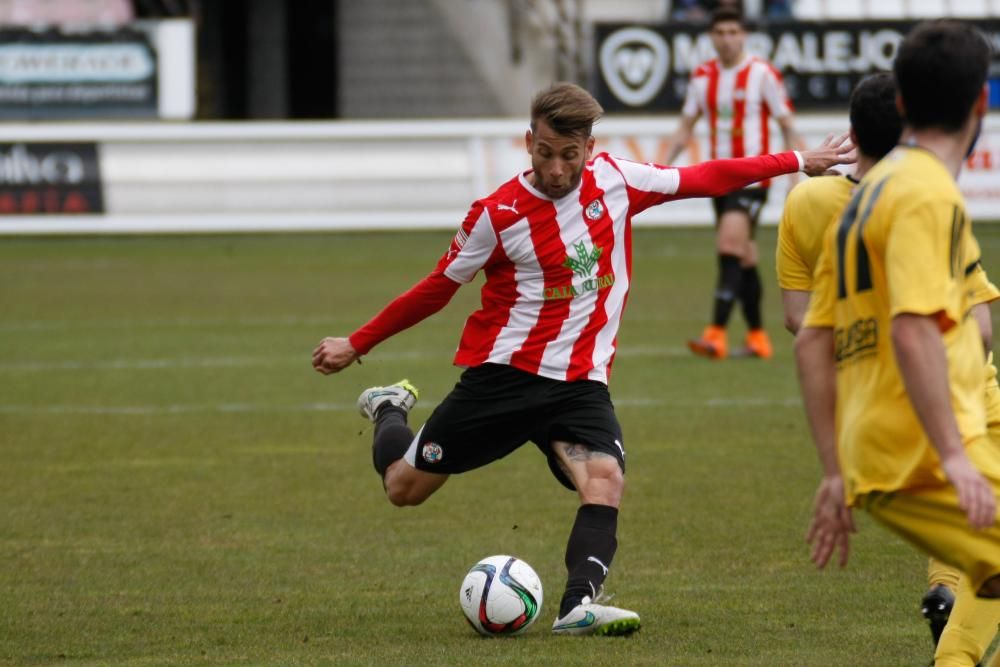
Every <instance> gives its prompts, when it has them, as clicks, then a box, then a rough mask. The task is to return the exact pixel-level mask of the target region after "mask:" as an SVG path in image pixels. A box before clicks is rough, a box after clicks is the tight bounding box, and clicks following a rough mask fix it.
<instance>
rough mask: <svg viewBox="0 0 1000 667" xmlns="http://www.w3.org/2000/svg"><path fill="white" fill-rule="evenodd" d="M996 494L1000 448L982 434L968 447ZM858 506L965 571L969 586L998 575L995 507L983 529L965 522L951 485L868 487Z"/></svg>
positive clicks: (999, 536) (999, 528) (999, 534)
mask: <svg viewBox="0 0 1000 667" xmlns="http://www.w3.org/2000/svg"><path fill="white" fill-rule="evenodd" d="M967 451H968V454H969V458H970V459H971V460H972V463H973V464H974V465H975V466H976V467H977V468H979V470H981V471H983V473H984V474H985V475H986V477H987V479H988V480H989V481H990V483H991V484H992V485H993V492H994V495H996V496H998V498H1000V474H998V471H1000V447H997V446H996V445H995V444H994V443H992V442H990V441H989V440H988V439H986V438H983V439H981V440H980V441H979V442H977V443H974V444H972V445H970V446H969V448H968V449H967ZM857 505H858V507H861V508H863V509H865V510H866V511H867V512H868V513H869V514H871V515H872V516H873V517H874V518H875V519H876V520H878V521H879V522H880V523H882V524H883V525H885V526H886V527H887V528H889V529H890V530H892V531H893V532H895V533H898V534H899V535H901V536H902V537H903V538H904V539H905V540H907V541H908V542H910V543H911V544H913V545H914V546H916V547H917V548H919V549H921V550H923V551H925V552H926V553H928V554H930V555H931V556H933V557H935V558H937V559H938V560H941V561H944V562H945V563H948V564H950V565H952V566H953V567H956V568H958V569H959V570H961V571H962V572H965V573H966V574H967V575H968V577H969V579H970V581H971V582H972V588H973V590H979V589H980V588H981V587H982V585H983V584H984V583H986V581H987V580H989V579H991V578H993V577H996V576H1000V510H998V512H997V520H996V521H994V523H993V526H992V527H990V528H988V529H987V530H977V531H974V530H972V528H970V527H969V521H968V519H967V518H966V516H965V512H964V511H963V510H961V509H960V508H959V506H958V494H957V493H956V492H955V488H954V487H953V486H951V485H950V484H948V485H945V486H939V487H934V488H927V489H906V490H901V491H895V492H884V491H873V492H871V493H866V494H864V495H863V496H860V497H859V498H858V501H857Z"/></svg>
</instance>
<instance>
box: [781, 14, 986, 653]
mask: <svg viewBox="0 0 1000 667" xmlns="http://www.w3.org/2000/svg"><path fill="white" fill-rule="evenodd" d="M988 64H989V47H988V46H987V44H986V42H985V40H984V39H983V38H982V37H981V35H979V33H978V32H976V31H975V29H973V28H972V27H970V26H966V25H962V24H959V23H954V22H933V23H928V24H923V25H921V26H920V27H918V28H917V29H916V30H914V31H913V32H912V33H911V34H910V35H909V36H908V37H907V38H906V40H904V42H903V44H902V45H901V46H900V49H899V52H898V56H897V61H896V64H895V67H894V70H895V75H896V81H897V85H898V87H899V99H900V102H899V106H900V110H901V112H902V113H903V116H904V119H905V122H906V126H907V131H906V133H905V134H904V139H905V140H906V141H907V143H909V144H910V147H901V148H898V149H896V150H895V151H894V152H893V153H892V154H890V155H889V156H888V157H887V158H886V159H885V160H883V161H882V162H881V163H879V164H878V165H876V166H875V167H874V168H873V169H872V170H871V171H869V173H868V174H867V175H866V176H865V178H864V179H863V180H862V182H861V184H860V186H859V188H858V190H857V192H856V193H855V194H854V195H853V197H852V199H851V202H850V204H849V205H848V207H847V209H846V211H845V212H844V214H843V216H842V217H841V218H840V220H839V221H838V222H837V223H836V226H835V227H834V228H832V229H831V233H830V234H828V236H827V238H826V242H825V244H824V251H823V256H822V257H821V260H820V263H819V267H818V270H817V273H816V276H815V278H816V283H815V291H814V295H813V298H812V300H811V302H810V306H809V311H808V313H807V315H806V320H805V326H804V328H803V329H802V331H801V332H800V334H799V336H798V338H797V341H796V356H797V359H798V363H799V376H800V382H801V384H802V390H803V397H804V401H805V405H806V411H807V414H808V416H809V421H810V425H811V427H812V431H813V436H814V439H815V441H816V445H817V448H818V452H819V455H820V459H821V462H822V465H823V470H824V477H823V480H822V481H821V483H820V487H819V489H818V490H817V494H816V499H815V502H816V507H815V513H814V518H813V522H812V525H811V526H810V531H809V535H808V539H809V541H810V543H811V544H812V545H813V550H812V558H813V560H814V561H815V562H816V564H817V565H818V566H820V567H823V566H825V565H826V563H827V562H828V560H829V559H830V558H831V556H832V555H833V554H834V553H836V552H838V551H839V552H840V562H841V564H846V562H847V556H848V543H849V535H850V533H851V532H853V531H854V524H853V520H852V517H851V513H850V507H861V508H863V509H865V510H867V511H868V512H869V513H870V514H871V515H872V516H874V517H875V518H876V519H877V520H878V521H880V522H881V523H883V524H884V525H886V526H887V527H889V528H890V529H892V530H894V531H895V532H897V533H899V534H900V535H902V536H903V537H904V538H906V539H908V540H909V541H910V542H912V543H913V544H915V545H916V546H918V547H919V548H921V549H923V550H924V551H926V552H928V553H930V554H931V555H933V556H936V557H938V558H940V559H941V560H943V561H945V562H948V563H950V564H951V565H954V566H956V567H958V568H959V569H960V570H962V571H963V572H964V573H965V574H966V575H967V576H968V578H969V582H970V584H971V589H970V590H971V591H974V592H975V594H976V595H977V596H979V597H980V598H984V599H995V598H1000V523H998V516H997V504H996V496H997V494H998V492H1000V451H998V448H996V447H993V446H990V445H989V444H988V443H987V442H986V437H985V424H986V415H985V408H984V401H983V396H984V393H985V391H986V387H985V384H984V376H983V373H982V356H981V354H982V347H981V343H980V336H979V332H978V326H977V323H976V321H975V318H974V317H969V312H970V310H971V307H972V303H973V301H972V298H971V296H970V293H969V292H970V287H971V284H970V283H969V274H970V273H973V272H974V271H975V268H976V262H977V260H978V245H977V244H976V242H975V239H974V238H973V237H972V234H971V229H970V224H969V223H968V218H967V215H966V212H965V205H964V201H963V200H962V197H961V193H960V192H959V191H958V188H957V185H956V184H955V178H956V177H957V174H958V171H959V169H960V167H961V164H962V162H963V159H964V156H965V153H966V151H967V149H968V148H969V146H970V145H971V144H972V143H973V142H974V140H975V136H976V134H977V131H978V127H979V125H980V123H981V119H982V116H983V115H984V114H985V110H986V95H985V88H984V83H985V80H986V72H987V69H988ZM996 604H1000V601H998V602H996ZM938 664H939V665H942V664H946V663H944V662H941V661H939V662H938ZM954 664H963V663H954Z"/></svg>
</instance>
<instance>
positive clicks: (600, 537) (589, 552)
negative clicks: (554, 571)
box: [559, 505, 618, 618]
mask: <svg viewBox="0 0 1000 667" xmlns="http://www.w3.org/2000/svg"><path fill="white" fill-rule="evenodd" d="M617 530H618V509H617V508H615V507H610V506H608V505H581V506H580V509H579V510H577V513H576V522H575V523H574V524H573V530H572V531H571V532H570V534H569V543H568V544H567V545H566V570H567V571H568V577H567V579H566V592H565V593H563V597H562V603H561V604H560V605H559V618H562V617H563V616H565V615H566V614H568V613H569V611H570V610H571V609H573V607H575V606H576V605H578V604H580V600H582V599H583V598H584V597H585V596H589V597H593V596H594V594H595V593H597V591H599V590H600V589H601V584H603V583H604V578H605V577H607V576H608V568H609V567H611V561H612V560H613V559H614V557H615V550H616V549H617V548H618V540H617V538H616V537H615V533H616V532H617Z"/></svg>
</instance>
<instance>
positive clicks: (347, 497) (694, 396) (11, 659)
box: [0, 226, 1000, 667]
mask: <svg viewBox="0 0 1000 667" xmlns="http://www.w3.org/2000/svg"><path fill="white" fill-rule="evenodd" d="M978 234H979V236H980V239H981V242H982V245H983V249H984V259H985V263H986V266H987V268H988V269H989V268H990V267H991V266H997V267H1000V228H998V227H993V226H982V227H980V228H979V230H978ZM449 238H450V234H448V233H440V232H436V233H412V234H402V233H400V234H370V235H364V234H343V235H333V234H331V235H315V236H245V237H243V236H220V237H166V238H107V239H105V238H88V239H4V240H3V241H0V453H2V464H0V663H4V664H12V665H34V664H79V665H83V664H88V665H168V664H170V665H175V664H176V665H206V664H247V665H322V664H330V665H532V666H534V665H552V666H556V665H559V666H562V665H587V666H589V665H599V664H601V665H684V666H686V665H755V666H761V667H763V666H768V667H775V666H786V665H787V666H805V665H814V666H822V667H833V666H838V667H839V666H852V667H856V666H882V665H885V666H896V665H924V664H926V663H927V662H928V661H929V660H930V656H931V643H930V635H929V632H928V631H927V628H926V626H925V624H924V621H923V619H922V618H921V617H920V613H919V610H918V603H919V599H920V596H921V595H922V593H923V591H924V586H925V582H924V571H925V560H924V558H923V557H921V556H920V555H918V554H917V553H916V552H915V551H913V550H912V549H911V548H910V547H908V546H907V545H905V544H903V543H901V542H900V541H899V540H897V539H896V538H894V537H892V536H890V535H888V534H887V533H885V532H884V531H883V530H882V529H881V528H879V527H877V526H875V525H873V524H872V523H871V522H870V521H868V520H867V518H866V517H860V520H859V523H860V530H861V533H860V535H859V536H858V537H857V538H856V539H855V541H854V550H853V553H852V562H851V564H850V565H849V567H848V568H847V569H846V570H844V571H831V572H824V573H817V572H816V571H815V570H814V569H813V567H812V566H811V564H810V563H809V561H808V554H807V550H806V547H805V545H804V543H803V535H804V532H805V527H806V524H807V521H808V516H809V514H810V510H811V497H812V492H813V489H814V487H815V483H816V481H817V479H818V464H817V463H816V460H815V455H814V453H813V451H812V445H811V443H810V441H809V440H808V438H807V433H806V428H805V425H804V419H803V414H802V409H801V406H800V404H799V401H798V390H797V384H796V381H795V377H794V369H793V362H792V357H791V347H790V337H789V336H787V335H786V334H785V333H784V332H783V331H782V330H781V328H780V315H779V312H780V304H779V298H778V295H777V288H776V286H775V284H774V278H773V262H772V259H771V257H772V254H773V253H772V248H773V242H774V232H773V229H765V230H762V233H761V239H760V240H761V243H762V248H764V252H763V253H762V254H763V256H764V259H763V271H764V277H765V285H766V288H765V289H766V307H767V320H768V323H769V325H770V328H771V331H772V336H773V338H774V341H775V343H776V358H775V359H774V360H772V361H770V362H761V361H757V360H731V361H727V362H724V363H710V362H706V361H703V360H699V359H693V358H689V357H688V355H687V353H686V351H685V348H684V339H685V338H686V337H687V336H690V335H692V334H694V333H697V332H698V331H700V329H701V327H702V325H703V324H704V320H705V318H706V317H707V315H708V310H709V296H710V290H711V283H712V281H713V277H714V259H713V250H712V237H711V233H710V231H709V230H707V229H694V230H673V231H669V230H640V231H638V232H637V233H636V239H635V241H636V242H635V271H634V288H633V290H632V296H631V299H630V302H629V310H628V312H627V313H626V317H625V323H624V325H623V329H622V333H621V336H620V338H619V342H620V353H619V357H618V360H617V362H616V367H615V373H614V377H613V378H612V383H611V384H612V395H613V396H614V397H615V401H616V406H617V409H618V413H619V418H620V419H621V421H622V424H623V427H624V429H625V439H626V447H627V449H628V462H629V472H628V476H627V480H628V484H627V489H626V497H625V502H624V504H623V508H622V514H621V519H620V531H619V550H618V555H617V557H616V559H615V563H614V567H613V569H612V573H611V576H610V578H609V580H608V589H609V590H611V591H613V592H615V593H616V594H617V597H616V603H617V604H620V605H621V606H624V607H627V608H631V609H635V610H637V611H639V612H640V613H641V614H642V618H643V629H642V631H641V632H640V633H639V634H637V635H636V636H634V637H631V638H628V639H598V638H592V639H574V638H555V637H553V636H551V635H550V634H549V632H548V627H549V625H550V624H551V622H552V618H553V615H554V614H555V608H556V605H557V603H558V598H559V596H560V594H561V589H562V585H563V577H564V575H565V572H564V568H563V564H562V558H563V549H564V547H565V539H566V536H567V534H568V531H569V528H570V525H571V522H572V519H573V516H574V513H575V507H576V504H577V501H576V497H575V495H574V494H571V493H569V492H566V491H565V490H563V489H562V487H560V486H559V485H558V484H557V483H556V482H555V481H554V480H553V479H552V478H551V477H550V474H549V472H548V470H547V467H546V466H545V464H544V461H543V459H542V458H541V456H540V455H539V454H538V453H537V451H536V450H535V448H534V447H531V446H529V447H525V448H522V449H521V450H519V451H518V452H516V453H515V454H514V455H512V456H511V457H509V458H507V459H505V460H503V461H501V462H499V463H498V464H496V465H494V466H490V467H488V468H486V469H483V470H480V471H475V472H472V473H469V474H468V475H464V476H461V477H456V478H454V479H452V480H450V481H449V482H448V484H447V485H445V487H444V488H442V490H441V492H440V493H438V494H437V495H436V496H435V497H433V498H432V499H431V500H429V501H428V502H427V503H426V504H424V505H423V506H421V507H417V508H407V509H398V508H394V507H392V506H390V505H389V504H388V503H387V502H386V501H385V500H384V498H383V496H382V492H381V488H380V485H379V481H378V479H377V477H376V475H375V473H374V472H373V471H372V469H371V463H370V452H369V444H370V436H371V431H370V427H369V426H366V423H365V422H364V421H363V420H362V419H361V418H360V417H358V415H357V414H356V412H355V409H354V401H355V399H356V397H357V395H358V393H359V392H360V390H361V389H363V388H364V387H366V386H369V385H371V384H384V383H386V382H392V381H395V380H397V379H399V378H400V377H404V376H406V377H409V378H410V379H411V380H412V381H413V382H414V383H415V384H417V385H418V386H419V387H420V389H421V390H422V399H421V402H420V403H419V404H418V405H417V408H416V409H415V410H414V412H413V415H412V421H414V422H417V423H419V422H421V421H422V420H423V419H424V418H425V417H426V416H427V414H428V413H429V410H430V409H431V408H432V407H433V406H434V405H435V404H436V402H437V401H438V400H439V399H441V398H442V397H443V396H444V395H445V394H446V392H447V391H448V390H449V389H450V387H451V386H452V385H453V383H454V382H455V380H456V378H457V376H458V371H457V370H456V369H455V368H453V367H452V366H451V365H450V361H451V354H452V352H453V350H454V347H455V344H456V343H457V340H458V334H459V331H460V328H461V324H462V322H463V320H464V318H465V316H466V315H467V314H468V313H469V312H470V311H471V309H472V308H473V307H474V305H475V304H476V302H477V297H478V295H477V289H475V288H472V287H467V288H465V289H464V290H462V291H460V293H459V295H458V296H457V297H456V299H455V301H454V302H453V303H452V304H450V305H449V306H448V308H446V309H445V310H444V311H442V312H441V313H439V314H438V315H436V316H435V317H433V318H431V319H430V320H428V321H426V322H424V323H423V324H422V325H421V326H420V327H418V328H416V329H413V330H411V331H408V332H405V333H403V334H401V335H399V336H397V337H396V338H395V339H393V340H390V341H389V342H387V343H385V344H384V345H382V346H380V347H378V348H376V350H375V351H374V352H373V353H372V354H371V355H370V356H369V357H367V358H366V359H365V362H364V364H363V365H361V366H354V367H353V368H351V369H349V370H348V371H346V372H344V373H343V374H341V375H337V376H332V377H322V376H320V375H318V374H316V373H314V372H313V371H312V370H311V368H310V364H309V361H310V352H311V351H312V349H313V347H314V346H315V345H316V343H317V342H318V341H319V340H320V338H322V337H323V336H325V335H337V334H346V333H349V332H350V331H351V330H352V329H353V328H354V327H355V326H357V325H359V324H360V323H362V322H363V321H364V320H366V319H367V317H368V316H370V315H371V314H373V313H374V312H375V311H376V310H377V309H378V308H379V307H381V305H382V304H383V303H384V302H386V301H387V300H388V299H390V298H391V297H393V296H395V295H396V294H397V293H398V292H400V291H402V290H403V289H405V288H406V287H408V286H409V285H410V284H411V283H412V282H414V281H415V280H416V279H417V278H419V277H421V276H422V275H424V273H426V271H428V270H430V268H431V267H432V266H433V265H434V263H435V262H436V260H437V258H438V257H439V255H440V254H441V253H442V252H443V250H444V249H445V247H446V245H447V243H448V241H449ZM998 271H1000V269H998ZM736 322H737V326H736V330H737V331H738V332H739V335H742V330H743V329H742V323H741V322H740V321H739V318H738V317H736ZM495 553H512V554H515V555H518V556H520V557H521V558H524V559H525V560H527V561H528V562H529V563H531V564H532V565H533V566H534V568H535V569H536V570H537V571H538V573H539V575H540V576H541V578H542V581H543V583H544V584H545V587H546V588H545V592H546V596H547V599H546V603H545V605H544V607H543V610H542V616H541V618H540V620H539V622H538V623H537V624H536V626H534V627H533V628H531V629H530V630H529V632H528V634H527V635H526V636H524V637H521V638H518V639H515V640H483V639H479V638H478V637H477V636H475V635H474V634H473V633H472V632H471V630H470V629H469V628H468V627H467V626H466V625H465V622H464V620H463V619H462V616H461V612H460V610H459V606H458V599H457V598H458V587H459V584H460V583H461V580H462V577H463V576H464V573H465V571H466V569H467V568H468V567H470V566H471V565H472V564H473V563H475V562H476V561H477V560H478V559H480V558H482V557H484V556H487V555H490V554H495Z"/></svg>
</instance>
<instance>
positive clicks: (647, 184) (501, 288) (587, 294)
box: [349, 151, 802, 383]
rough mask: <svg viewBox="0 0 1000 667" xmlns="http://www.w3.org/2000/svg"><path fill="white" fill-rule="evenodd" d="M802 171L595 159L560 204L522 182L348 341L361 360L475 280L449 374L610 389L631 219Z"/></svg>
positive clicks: (476, 214) (522, 178) (778, 158)
mask: <svg viewBox="0 0 1000 667" xmlns="http://www.w3.org/2000/svg"><path fill="white" fill-rule="evenodd" d="M801 168H802V157H801V156H800V155H799V154H798V153H795V152H791V151H789V152H787V153H780V154H778V155H764V156H761V157H754V158H745V159H739V160H719V161H715V162H706V163H702V164H699V165H695V166H692V167H679V168H673V167H663V166H659V165H653V164H639V163H637V162H631V161H628V160H623V159H620V158H615V157H612V156H610V155H608V154H606V153H601V154H600V155H597V156H596V157H595V158H594V159H593V160H591V161H590V162H588V163H587V165H586V168H585V169H584V171H583V177H582V179H581V182H580V185H579V187H577V189H576V190H574V191H573V192H571V193H569V194H567V195H565V196H564V197H562V198H560V199H557V200H553V199H551V198H549V197H547V196H545V195H544V194H542V193H541V192H539V191H538V190H537V189H535V188H534V187H533V186H532V185H531V184H530V183H529V182H528V178H527V173H524V174H519V175H518V176H516V177H515V178H513V179H511V180H510V181H508V182H507V183H505V184H504V185H502V186H500V188H499V189H498V190H497V191H496V192H494V193H493V194H491V195H490V196H488V197H485V198H483V199H480V200H479V201H477V202H475V203H474V204H473V205H472V208H471V209H470V211H469V213H468V215H467V216H466V218H465V221H464V222H463V223H462V227H461V229H459V231H458V233H457V234H456V235H455V237H454V239H453V240H452V242H451V245H450V247H449V248H448V251H447V252H446V253H445V255H444V256H443V257H442V258H441V260H440V261H439V262H438V265H437V267H436V268H435V270H434V271H432V272H431V273H430V275H428V276H427V277H426V278H424V279H423V280H421V281H420V282H418V283H417V284H416V285H414V286H413V287H412V288H411V289H410V290H408V291H407V292H405V293H404V294H402V295H400V296H399V297H397V298H396V299H395V300H394V301H393V302H392V303H390V304H389V305H388V306H386V307H385V308H384V309H383V310H382V312H380V313H379V314H378V315H376V316H375V317H374V318H373V319H372V320H371V321H369V322H368V323H367V324H365V325H364V326H363V327H361V328H360V329H358V330H357V331H355V332H354V333H353V334H351V336H350V339H349V340H350V342H351V345H352V346H353V347H354V349H355V350H357V352H358V353H359V354H366V353H367V352H368V351H369V350H370V349H371V348H372V347H374V346H375V345H377V344H378V343H379V342H381V341H383V340H385V339H386V338H389V337H390V336H392V335H393V334H395V333H398V332H400V331H402V330H403V329H406V328H408V327H410V326H413V325H414V324H416V323H417V322H419V321H421V320H423V319H424V318H426V317H428V316H429V315H431V314H433V313H435V312H437V311H438V310H440V309H441V308H443V307H444V305H445V304H447V303H448V301H449V300H450V299H451V297H452V296H453V295H454V294H455V292H456V291H457V290H458V288H459V287H460V286H461V285H463V284H465V283H467V282H469V281H471V280H472V279H473V277H475V275H476V274H477V273H478V272H479V271H483V272H484V273H485V275H486V283H485V284H484V285H483V287H482V293H481V296H482V299H481V303H482V307H481V308H480V309H479V310H477V311H476V312H474V313H473V314H472V315H471V316H469V318H468V320H467V321H466V323H465V328H464V330H463V331H462V338H461V341H460V342H459V346H458V351H457V352H456V354H455V364H456V365H458V366H466V367H471V366H478V365H480V364H483V363H487V362H491V363H498V364H507V365H510V366H513V367H515V368H519V369H521V370H525V371H528V372H530V373H534V374H536V375H541V376H543V377H547V378H553V379H556V380H566V381H574V380H587V379H589V380H596V381H598V382H603V383H607V381H608V376H609V374H610V369H611V364H612V362H613V360H614V356H615V349H616V338H617V336H618V326H619V324H620V323H621V318H622V313H623V311H624V309H625V302H626V300H627V297H628V290H629V282H630V280H631V275H632V216H634V215H635V214H637V213H639V212H640V211H643V210H645V209H647V208H649V207H650V206H654V205H656V204H661V203H663V202H668V201H672V200H675V199H683V198H687V197H714V196H719V195H722V194H725V193H726V192H730V191H732V190H736V189H738V188H740V187H743V186H745V185H747V184H749V183H752V182H754V181H758V180H761V179H763V178H771V177H774V176H779V175H781V174H787V173H791V172H794V171H797V170H799V169H801ZM528 173H530V172H528Z"/></svg>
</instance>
